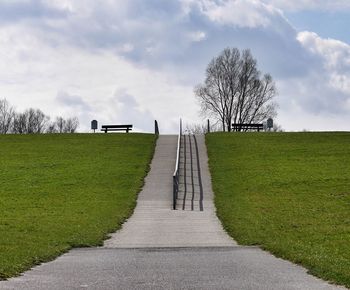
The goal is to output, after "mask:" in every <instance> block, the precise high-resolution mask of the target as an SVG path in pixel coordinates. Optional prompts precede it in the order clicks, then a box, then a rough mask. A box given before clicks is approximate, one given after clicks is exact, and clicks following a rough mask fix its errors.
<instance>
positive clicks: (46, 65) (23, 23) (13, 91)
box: [0, 0, 350, 133]
mask: <svg viewBox="0 0 350 290" xmlns="http://www.w3.org/2000/svg"><path fill="white" fill-rule="evenodd" d="M349 16H350V1H348V0H299V1H298V0H296V1H290V0H260V1H258V0H147V1H145V0H128V1H125V0H101V1H99V0H0V98H6V99H7V100H8V101H9V102H10V103H11V104H12V105H13V106H14V107H15V108H16V110H17V111H23V110H25V109H26V108H29V107H34V108H40V109H41V110H43V111H44V112H45V113H46V114H48V115H50V116H51V117H52V118H54V117H55V116H64V117H66V118H68V117H74V116H77V117H78V118H79V120H80V127H79V131H81V132H89V129H90V122H91V120H93V119H96V120H98V122H99V125H102V124H107V123H110V124H125V123H130V124H133V125H134V128H135V129H136V130H137V131H145V132H152V131H153V126H154V120H155V119H156V120H158V122H159V127H160V132H161V133H175V132H177V128H178V123H179V118H180V117H181V118H182V119H183V121H184V123H187V124H194V123H204V117H203V116H200V114H199V109H200V108H199V106H198V103H197V101H196V98H195V96H194V93H193V90H194V87H195V86H196V85H198V84H199V83H201V82H203V81H204V77H205V69H206V66H207V64H208V63H209V62H210V60H211V59H212V58H213V57H215V56H217V55H218V54H219V53H220V52H221V51H222V50H223V49H224V48H226V47H237V48H239V49H246V48H249V49H250V50H251V51H252V54H253V55H254V56H255V58H256V59H257V62H258V67H259V69H260V70H261V71H262V72H263V73H270V74H271V75H272V77H273V79H274V80H275V82H276V86H277V90H278V96H277V97H276V102H277V103H278V104H279V108H278V116H277V118H276V119H275V122H276V123H278V124H279V125H280V126H281V127H282V128H283V129H284V130H286V131H301V130H315V131H327V130H343V131H348V130H349V129H350V125H349V124H350V34H349V33H348V31H347V30H348V29H347V28H348V27H349V26H350V17H349Z"/></svg>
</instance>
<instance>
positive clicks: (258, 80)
mask: <svg viewBox="0 0 350 290" xmlns="http://www.w3.org/2000/svg"><path fill="white" fill-rule="evenodd" d="M195 95H196V97H197V99H198V101H199V103H200V106H201V111H202V114H203V115H206V116H211V117H213V118H215V119H217V120H219V121H220V122H221V124H222V130H223V131H226V130H227V131H231V128H232V122H234V123H236V124H251V123H258V122H262V121H263V120H265V119H267V118H268V117H274V116H275V115H276V104H275V103H273V102H272V100H273V98H274V97H275V95H276V87H275V84H274V82H273V79H272V77H271V76H270V75H269V74H265V75H263V76H261V72H260V71H259V70H258V69H257V61H256V60H255V59H254V58H253V56H252V54H251V52H250V50H244V51H243V52H242V53H241V52H240V51H239V50H238V49H237V48H232V49H230V48H226V49H225V50H224V51H223V52H222V53H221V54H220V55H219V56H218V57H215V58H213V59H212V61H211V62H210V63H209V65H208V67H207V70H206V78H205V81H204V84H200V85H198V86H197V87H196V88H195ZM237 130H240V127H239V126H238V127H237Z"/></svg>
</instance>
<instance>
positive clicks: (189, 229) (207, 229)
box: [104, 135, 236, 248]
mask: <svg viewBox="0 0 350 290" xmlns="http://www.w3.org/2000/svg"><path fill="white" fill-rule="evenodd" d="M197 140H198V147H199V148H198V149H199V152H200V162H201V169H202V179H203V188H204V189H205V190H204V199H203V204H204V208H205V210H204V211H202V212H200V211H182V210H175V211H174V210H172V200H173V197H172V195H173V181H172V175H173V172H174V169H175V157H176V149H177V136H174V135H171V136H164V135H162V136H159V139H158V142H157V147H156V150H155V154H154V157H153V160H152V164H151V171H150V172H149V174H148V176H147V177H146V180H145V186H144V188H143V190H142V191H141V192H140V194H139V197H138V201H137V207H136V209H135V212H134V214H133V215H132V217H131V218H130V219H129V220H128V221H127V222H126V223H125V224H124V225H123V228H122V229H121V230H120V231H118V232H116V233H115V234H113V235H112V237H111V239H109V240H107V241H106V242H105V245H104V246H105V247H107V248H145V247H155V248H159V247H210V246H215V247H224V246H234V245H236V243H235V242H234V241H233V240H232V239H231V238H230V237H229V236H228V235H227V234H226V233H225V232H224V230H223V228H222V226H221V223H220V221H219V220H218V218H217V217H216V214H215V207H214V204H213V192H212V190H211V179H210V175H209V169H208V159H207V153H206V147H205V142H204V137H203V136H198V137H197Z"/></svg>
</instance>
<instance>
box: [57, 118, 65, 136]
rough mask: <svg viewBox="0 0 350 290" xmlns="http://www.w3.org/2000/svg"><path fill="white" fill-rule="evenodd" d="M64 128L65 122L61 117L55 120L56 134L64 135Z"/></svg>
mask: <svg viewBox="0 0 350 290" xmlns="http://www.w3.org/2000/svg"><path fill="white" fill-rule="evenodd" d="M65 127H66V120H65V119H63V118H62V117H57V118H56V128H57V132H58V133H64V129H65Z"/></svg>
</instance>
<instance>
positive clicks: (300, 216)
mask: <svg viewBox="0 0 350 290" xmlns="http://www.w3.org/2000/svg"><path fill="white" fill-rule="evenodd" d="M206 142H207V147H208V154H209V159H210V161H209V165H210V170H211V173H212V178H213V187H214V191H215V203H216V206H217V212H218V216H219V218H220V219H221V221H222V222H223V225H224V227H225V228H226V230H227V231H228V233H229V234H230V235H231V236H232V237H234V238H235V239H236V240H237V241H238V242H239V243H241V244H245V245H259V246H261V247H262V248H264V249H266V250H268V251H270V252H272V253H274V254H275V255H277V256H279V257H282V258H286V259H289V260H291V261H293V262H295V263H299V264H302V265H304V266H305V267H306V268H307V269H309V271H310V272H311V273H312V274H314V275H317V276H319V277H322V278H323V279H325V280H330V281H333V282H336V283H339V284H344V285H346V286H347V287H350V134H349V133H231V134H225V133H213V134H209V135H207V138H206Z"/></svg>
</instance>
